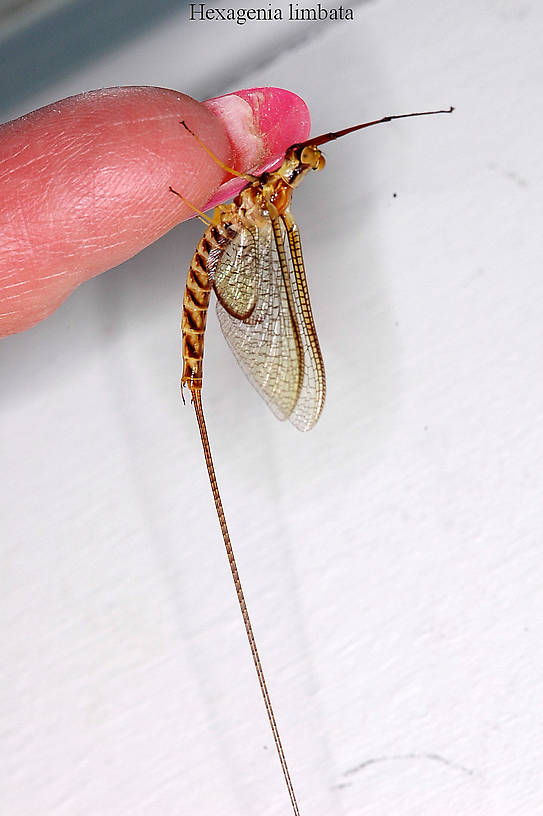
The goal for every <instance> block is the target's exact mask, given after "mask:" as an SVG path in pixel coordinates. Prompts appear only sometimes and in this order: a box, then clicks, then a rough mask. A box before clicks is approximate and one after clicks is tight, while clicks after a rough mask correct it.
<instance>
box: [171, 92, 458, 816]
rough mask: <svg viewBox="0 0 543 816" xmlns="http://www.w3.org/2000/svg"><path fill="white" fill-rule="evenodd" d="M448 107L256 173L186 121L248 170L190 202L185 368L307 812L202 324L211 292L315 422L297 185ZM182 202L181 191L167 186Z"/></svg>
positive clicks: (262, 386) (233, 343)
mask: <svg viewBox="0 0 543 816" xmlns="http://www.w3.org/2000/svg"><path fill="white" fill-rule="evenodd" d="M452 110H453V108H452V107H451V108H450V109H447V110H437V111H424V112H421V113H407V114H401V115H397V116H385V117H383V118H382V119H377V120H375V121H372V122H365V123H364V124H359V125H354V126H353V127H349V128H345V129H344V130H339V131H336V132H335V133H325V134H323V135H321V136H317V137H315V138H314V139H308V140H307V141H305V142H300V143H298V144H294V145H292V146H291V147H289V148H288V150H287V151H286V153H285V157H284V160H283V163H282V165H281V166H280V167H279V169H278V170H274V171H272V172H267V173H264V174H263V175H261V176H254V175H251V174H246V173H238V172H237V171H235V170H232V169H231V168H230V167H228V166H227V165H225V164H224V163H223V162H222V161H221V160H220V159H219V158H218V157H217V156H215V155H214V154H213V153H212V152H211V151H210V150H209V148H207V147H206V145H205V144H203V142H201V141H200V139H199V138H198V136H197V135H196V134H195V133H193V131H192V130H191V129H190V128H189V126H188V125H187V124H186V123H185V122H181V124H182V125H183V126H184V127H185V129H186V130H187V131H188V132H189V133H190V134H191V135H192V136H193V137H194V138H195V139H196V141H197V142H198V143H199V144H200V146H201V147H202V149H203V150H205V151H206V152H207V153H208V154H209V155H210V156H211V158H212V159H213V161H215V162H216V163H217V164H218V165H220V167H222V168H223V169H224V170H226V171H227V172H228V173H229V174H231V175H232V176H238V177H239V178H242V179H245V180H246V181H247V182H248V183H247V186H246V187H245V188H244V189H243V190H242V191H241V192H240V193H239V195H238V196H237V197H236V198H235V199H234V201H233V202H232V203H231V204H221V205H220V206H218V207H216V208H215V211H214V214H213V219H209V218H208V217H207V216H206V215H205V214H204V213H203V212H201V211H200V210H198V209H197V208H196V207H194V206H193V205H192V204H190V202H187V203H189V205H190V206H191V207H192V209H194V210H195V211H196V212H197V213H198V215H199V216H200V218H201V219H202V220H203V221H204V222H205V223H206V225H207V229H206V231H205V233H204V235H203V237H202V239H201V241H200V243H199V244H198V246H197V248H196V252H195V253H194V257H193V259H192V261H191V264H190V268H189V272H188V276H187V283H186V288H185V295H184V298H183V318H182V333H183V376H182V379H181V391H182V392H183V388H184V387H185V386H186V387H187V388H188V389H189V391H190V392H191V395H192V402H193V404H194V408H195V411H196V419H197V421H198V428H199V431H200V437H201V440H202V447H203V451H204V457H205V462H206V466H207V472H208V476H209V481H210V483H211V490H212V493H213V499H214V502H215V509H216V511H217V517H218V520H219V524H220V528H221V532H222V537H223V540H224V544H225V547H226V552H227V555H228V562H229V564H230V570H231V572H232V577H233V579H234V585H235V588H236V594H237V598H238V603H239V606H240V609H241V614H242V616H243V623H244V625H245V631H246V633H247V638H248V640H249V645H250V648H251V653H252V657H253V662H254V665H255V669H256V673H257V676H258V682H259V685H260V690H261V692H262V696H263V698H264V705H265V707H266V713H267V715H268V720H269V723H270V726H271V730H272V734H273V739H274V742H275V747H276V749H277V754H278V757H279V761H280V763H281V768H282V771H283V776H284V779H285V783H286V786H287V790H288V794H289V797H290V802H291V805H292V810H293V812H294V814H295V816H299V814H300V811H299V807H298V803H297V800H296V795H295V793H294V788H293V785H292V781H291V777H290V773H289V769H288V765H287V761H286V757H285V752H284V750H283V746H282V743H281V738H280V736H279V729H278V727H277V722H276V719H275V714H274V711H273V708H272V704H271V700H270V696H269V693H268V687H267V685H266V680H265V677H264V672H263V670H262V665H261V662H260V657H259V654H258V649H257V646H256V641H255V637H254V634H253V629H252V626H251V621H250V618H249V613H248V611H247V605H246V603H245V597H244V594H243V589H242V586H241V580H240V577H239V573H238V568H237V565H236V559H235V557H234V551H233V549H232V544H231V541H230V535H229V533H228V528H227V526H226V519H225V515H224V510H223V506H222V501H221V497H220V493H219V487H218V484H217V478H216V476H215V468H214V466H213V460H212V457H211V448H210V445H209V439H208V435H207V428H206V423H205V419H204V413H203V409H202V375H203V357H204V333H205V328H206V320H207V311H208V307H209V300H210V297H211V291H212V290H214V291H215V295H216V296H217V314H218V318H219V323H220V326H221V329H222V331H223V334H224V336H225V338H226V341H227V343H228V345H229V346H230V348H231V349H232V351H233V352H234V355H235V357H236V358H237V360H238V362H239V364H240V366H241V367H242V369H243V370H244V372H245V374H246V375H247V377H248V379H249V380H250V381H251V382H252V384H253V385H254V386H255V388H256V389H257V391H259V392H260V394H261V395H262V396H263V398H264V399H265V401H266V402H267V403H268V405H269V407H270V408H271V410H272V411H273V413H274V414H275V415H276V416H277V417H278V418H279V419H289V420H290V421H291V422H292V424H293V425H294V426H295V427H296V428H298V429H299V430H300V431H307V430H309V429H310V428H312V427H313V425H314V424H315V423H316V422H317V420H318V418H319V416H320V414H321V411H322V408H323V405H324V398H325V392H326V381H325V374H324V364H323V359H322V353H321V350H320V346H319V341H318V339H317V332H316V329H315V323H314V320H313V314H312V311H311V304H310V301H309V292H308V288H307V281H306V277H305V269H304V261H303V257H302V246H301V242H300V235H299V232H298V227H297V225H296V221H295V220H294V217H293V215H292V213H291V211H290V201H291V198H292V193H293V190H294V189H295V188H296V187H297V186H298V185H299V184H300V182H301V181H302V180H303V178H304V177H305V176H306V175H307V174H308V173H309V172H310V171H311V170H322V169H323V167H324V164H325V161H324V156H323V155H322V153H321V151H320V150H319V145H323V144H325V143H326V142H331V141H333V140H334V139H339V138H341V137H342V136H346V135H347V134H348V133H353V132H354V131H356V130H362V129H363V128H367V127H371V126H372V125H378V124H381V123H384V122H391V121H392V120H394V119H406V118H408V117H412V116H431V115H434V114H438V113H451V112H452ZM170 190H171V192H172V193H175V194H176V195H178V196H179V197H180V198H182V199H183V200H184V201H186V199H185V198H184V196H183V195H181V193H178V192H177V191H176V190H174V189H173V188H172V187H170Z"/></svg>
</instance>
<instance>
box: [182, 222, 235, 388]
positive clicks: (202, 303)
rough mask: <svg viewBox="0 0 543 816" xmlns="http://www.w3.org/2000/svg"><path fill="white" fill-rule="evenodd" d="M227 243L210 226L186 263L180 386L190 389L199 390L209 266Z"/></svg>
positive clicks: (217, 229)
mask: <svg viewBox="0 0 543 816" xmlns="http://www.w3.org/2000/svg"><path fill="white" fill-rule="evenodd" d="M229 241H230V237H229V236H228V235H227V234H226V231H225V229H224V228H223V227H222V226H220V225H217V224H212V225H211V226H210V227H209V228H208V229H207V230H206V231H205V233H204V235H203V237H202V239H201V241H200V243H199V244H198V246H197V247H196V252H195V253H194V256H193V258H192V261H191V263H190V267H189V272H188V275H187V283H186V286H185V295H184V297H183V317H182V320H181V330H182V333H183V376H182V378H181V386H184V385H187V386H188V387H189V388H190V390H191V391H192V390H194V389H200V388H201V387H202V367H203V359H204V333H205V329H206V321H207V310H208V308H209V298H210V296H211V289H212V288H213V287H212V282H211V274H212V269H211V267H213V268H214V267H215V266H216V264H217V260H218V258H219V257H220V255H221V254H222V252H223V251H224V248H225V246H226V245H227V243H228V242H229Z"/></svg>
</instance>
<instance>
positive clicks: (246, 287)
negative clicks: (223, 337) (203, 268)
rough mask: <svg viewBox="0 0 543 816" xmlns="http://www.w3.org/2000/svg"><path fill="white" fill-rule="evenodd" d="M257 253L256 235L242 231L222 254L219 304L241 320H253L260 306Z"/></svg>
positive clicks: (217, 278)
mask: <svg viewBox="0 0 543 816" xmlns="http://www.w3.org/2000/svg"><path fill="white" fill-rule="evenodd" d="M257 249H258V244H257V243H255V240H254V237H253V235H252V233H251V232H250V231H249V230H246V229H240V230H239V231H238V232H237V233H236V235H235V237H233V238H232V240H231V241H230V242H229V244H228V246H227V247H226V249H225V250H224V252H222V253H221V256H220V260H219V263H218V264H217V267H216V269H215V272H214V275H213V288H214V289H215V294H216V295H217V298H218V301H219V303H220V304H221V306H222V307H223V308H224V309H225V310H226V311H227V312H228V313H229V314H230V315H231V316H232V317H234V318H237V319H238V320H246V319H247V318H248V317H250V315H251V314H252V312H253V309H254V308H255V305H256V301H257V285H258V280H257V276H256V274H255V270H256V269H257V260H256V255H255V253H256V251H257Z"/></svg>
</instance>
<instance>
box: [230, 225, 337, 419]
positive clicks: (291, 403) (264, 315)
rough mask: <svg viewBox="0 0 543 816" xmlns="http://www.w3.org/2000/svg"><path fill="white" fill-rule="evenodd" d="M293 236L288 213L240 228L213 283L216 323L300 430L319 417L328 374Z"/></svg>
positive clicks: (279, 412) (251, 375) (280, 413)
mask: <svg viewBox="0 0 543 816" xmlns="http://www.w3.org/2000/svg"><path fill="white" fill-rule="evenodd" d="M292 230H294V233H293V232H292ZM294 234H296V235H297V233H296V228H295V224H294V222H293V221H292V220H291V219H287V217H285V218H284V223H283V221H282V220H279V219H278V220H277V221H274V222H272V221H271V220H270V221H269V222H267V223H265V224H264V226H261V225H259V226H258V227H256V226H254V227H242V228H241V229H240V230H239V232H238V234H237V236H236V238H235V239H234V240H232V241H231V243H230V244H229V246H228V247H227V248H226V249H225V251H224V253H223V254H222V256H221V258H220V260H219V262H218V264H217V267H216V270H215V274H214V286H215V291H216V293H217V297H218V303H217V314H218V317H219V323H220V326H221V328H222V331H223V334H224V336H225V338H226V341H227V342H228V345H229V346H230V348H231V349H232V351H233V352H234V355H235V357H236V359H237V360H238V362H239V364H240V366H241V367H242V369H243V370H244V372H245V374H246V375H247V377H248V379H249V380H250V381H251V382H252V384H253V385H254V386H255V388H256V389H257V391H259V392H260V394H261V395H262V396H263V397H264V399H265V400H266V402H267V403H268V405H269V406H270V408H271V410H272V411H273V412H274V414H275V415H276V416H277V417H279V419H290V421H291V422H292V423H293V425H295V427H296V428H298V429H299V430H302V431H305V430H309V428H311V427H312V426H313V425H314V424H315V422H316V421H317V419H318V418H319V416H320V413H321V410H322V406H323V402H324V393H325V379H324V366H323V362H322V355H321V352H320V348H319V344H318V340H317V335H316V332H315V325H314V323H313V317H312V314H311V307H310V304H309V296H308V293H307V284H306V281H305V274H304V269H303V261H302V256H301V248H299V252H295V251H294V249H295V248H294V244H293V243H292V240H291V239H292V237H293V235H294ZM286 236H288V240H289V247H290V251H289V249H287V248H286V247H285V237H286ZM298 247H299V240H298Z"/></svg>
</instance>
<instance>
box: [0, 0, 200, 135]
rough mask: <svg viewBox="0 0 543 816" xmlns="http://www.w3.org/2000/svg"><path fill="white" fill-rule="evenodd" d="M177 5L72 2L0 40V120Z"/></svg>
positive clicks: (127, 0) (163, 1) (145, 0)
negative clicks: (28, 99)
mask: <svg viewBox="0 0 543 816" xmlns="http://www.w3.org/2000/svg"><path fill="white" fill-rule="evenodd" d="M183 5H185V2H184V0H153V1H152V2H149V0H73V2H69V3H67V4H66V5H63V6H61V7H60V8H57V9H55V10H53V11H51V12H50V13H49V14H47V15H44V16H43V17H41V18H39V19H37V20H35V21H33V22H31V23H30V24H29V25H28V26H26V27H24V28H21V29H19V30H17V31H16V32H15V33H14V34H13V35H12V36H11V37H9V38H6V39H5V40H4V41H2V40H1V39H0V77H1V86H0V87H1V91H0V118H1V119H2V120H4V119H5V118H6V117H7V116H8V115H9V112H10V111H12V110H13V108H15V107H16V106H20V105H22V104H24V100H25V98H27V97H30V96H32V95H34V94H35V93H37V92H38V91H40V90H41V89H42V88H44V87H46V86H47V85H48V84H50V83H51V82H54V81H55V80H57V79H59V78H60V77H62V76H63V75H65V74H68V73H70V72H71V71H73V70H75V69H76V68H80V67H82V66H84V65H85V64H86V63H87V62H89V61H90V60H92V59H95V58H96V57H97V56H100V55H101V54H104V53H106V52H108V51H111V50H112V49H113V48H115V47H116V46H118V45H119V44H120V43H121V42H125V41H126V40H129V39H130V38H131V37H133V36H134V35H135V34H137V33H139V32H141V31H144V30H145V29H146V28H152V27H153V26H154V25H156V24H157V23H158V22H159V21H160V20H161V19H162V18H164V17H166V16H168V15H170V14H173V13H174V12H176V11H178V10H179V8H180V7H181V6H183ZM0 34H1V31H0Z"/></svg>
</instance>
